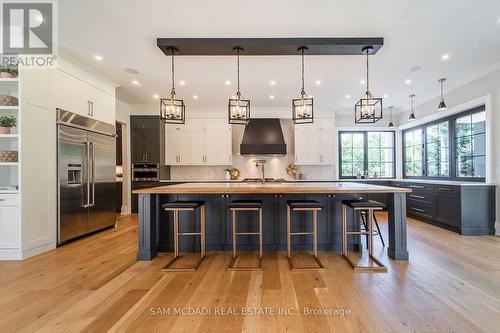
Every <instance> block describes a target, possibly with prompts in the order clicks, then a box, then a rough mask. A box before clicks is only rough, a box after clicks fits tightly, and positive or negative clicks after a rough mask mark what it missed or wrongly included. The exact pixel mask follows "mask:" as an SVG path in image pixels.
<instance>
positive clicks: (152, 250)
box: [134, 182, 411, 260]
mask: <svg viewBox="0 0 500 333" xmlns="http://www.w3.org/2000/svg"><path fill="white" fill-rule="evenodd" d="M408 192H411V190H410V189H407V188H396V187H389V186H379V185H369V184H361V183H354V182H327V183H325V182H318V183H286V182H283V183H264V184H262V183H183V184H175V185H167V186H160V187H155V188H148V189H141V190H136V191H134V193H135V194H138V195H139V237H138V241H139V244H138V252H137V259H138V260H151V259H153V258H154V257H156V255H157V253H158V252H171V251H172V248H173V242H172V240H173V235H172V216H171V215H172V214H167V213H165V212H164V211H163V210H162V209H161V206H162V205H163V204H164V203H166V202H170V201H174V200H203V201H205V206H206V235H207V239H206V244H207V250H209V251H227V250H229V249H230V248H231V236H230V235H231V229H230V216H229V209H228V208H227V205H228V204H229V203H230V202H231V201H232V200H242V199H252V200H261V201H262V202H263V238H264V240H263V242H264V250H267V251H284V250H285V249H286V202H287V201H288V200H303V199H310V200H317V201H320V202H322V203H323V205H324V208H323V209H322V210H321V211H320V212H319V214H318V247H319V250H323V251H339V250H340V248H341V239H342V234H341V211H342V210H341V201H342V200H344V199H357V198H359V197H360V194H370V193H385V194H387V197H388V199H387V210H388V217H389V220H388V229H389V242H388V243H389V246H388V248H387V254H388V256H389V257H390V258H392V259H395V260H408V251H407V247H406V238H407V237H406V204H405V200H406V193H408ZM180 220H181V229H183V230H193V229H195V228H196V227H197V223H198V222H197V221H199V219H198V218H197V217H196V215H195V214H193V213H192V212H181V216H180ZM347 220H348V225H349V228H350V229H353V230H359V225H360V223H359V216H358V215H357V214H353V213H349V212H348V218H347ZM255 221H256V220H255V216H252V213H247V214H244V213H242V214H239V215H238V229H239V230H241V229H247V230H249V229H251V228H252V227H254V226H255V224H256V223H255ZM308 221H310V217H309V216H308V215H307V213H306V212H301V213H298V214H297V216H294V222H293V223H294V228H301V229H304V228H307V227H310V223H308ZM240 228H241V229H240ZM245 238H246V239H244V238H243V239H242V240H241V241H240V240H239V243H238V245H239V247H240V248H242V249H248V250H252V249H255V248H256V240H255V239H253V238H252V237H251V236H248V237H245ZM349 242H350V244H351V247H354V248H357V249H361V248H362V247H361V246H360V238H359V236H353V237H351V238H350V239H349ZM240 244H241V245H240ZM310 244H311V240H310V239H308V238H307V237H305V236H300V237H297V238H296V239H294V248H296V249H299V250H300V249H301V248H302V249H308V248H309V247H310ZM184 251H186V252H189V251H196V246H195V242H194V241H190V240H189V239H185V240H184V239H183V241H182V242H181V252H184Z"/></svg>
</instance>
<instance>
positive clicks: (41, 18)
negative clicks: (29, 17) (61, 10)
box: [36, 15, 43, 23]
mask: <svg viewBox="0 0 500 333" xmlns="http://www.w3.org/2000/svg"><path fill="white" fill-rule="evenodd" d="M36 20H37V21H38V22H39V23H42V22H43V16H42V15H37V16H36Z"/></svg>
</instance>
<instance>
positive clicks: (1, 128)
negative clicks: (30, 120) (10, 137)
mask: <svg viewBox="0 0 500 333" xmlns="http://www.w3.org/2000/svg"><path fill="white" fill-rule="evenodd" d="M16 125H17V119H16V117H13V116H0V134H10V129H11V128H12V127H16Z"/></svg>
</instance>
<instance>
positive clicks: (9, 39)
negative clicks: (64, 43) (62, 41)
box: [0, 0, 57, 68]
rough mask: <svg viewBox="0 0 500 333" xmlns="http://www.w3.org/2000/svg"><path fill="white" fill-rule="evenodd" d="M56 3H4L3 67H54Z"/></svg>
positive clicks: (2, 3) (55, 57) (2, 5)
mask: <svg viewBox="0 0 500 333" xmlns="http://www.w3.org/2000/svg"><path fill="white" fill-rule="evenodd" d="M55 5H56V3H55V1H52V0H45V1H43V0H40V1H12V0H11V1H9V0H3V1H1V9H2V13H1V16H0V17H1V18H2V25H1V28H2V34H1V37H2V43H1V45H2V59H1V60H2V61H1V62H2V65H11V66H19V67H26V68H37V67H38V68H47V67H52V66H54V65H55V64H54V61H55V60H56V59H57V55H56V49H57V47H56V24H55V19H56V17H57V16H56V15H55V14H56V12H55Z"/></svg>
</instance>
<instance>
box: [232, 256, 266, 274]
mask: <svg viewBox="0 0 500 333" xmlns="http://www.w3.org/2000/svg"><path fill="white" fill-rule="evenodd" d="M239 258H240V255H237V256H236V257H234V258H233V259H231V262H230V263H229V266H228V268H227V270H228V271H261V270H262V258H261V257H259V265H258V266H235V264H236V262H237V261H238V259H239Z"/></svg>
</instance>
